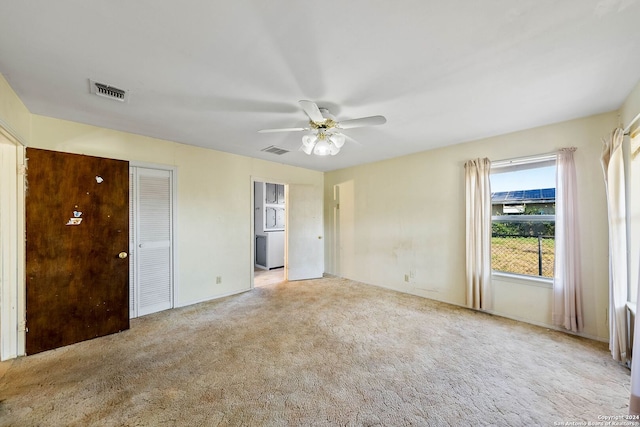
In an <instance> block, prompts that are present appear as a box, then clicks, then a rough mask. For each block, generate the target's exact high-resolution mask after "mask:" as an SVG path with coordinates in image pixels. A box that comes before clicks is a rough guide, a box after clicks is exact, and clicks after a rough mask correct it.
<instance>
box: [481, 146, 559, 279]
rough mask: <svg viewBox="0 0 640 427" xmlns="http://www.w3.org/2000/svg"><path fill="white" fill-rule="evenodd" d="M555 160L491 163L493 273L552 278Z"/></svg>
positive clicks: (543, 157) (544, 157)
mask: <svg viewBox="0 0 640 427" xmlns="http://www.w3.org/2000/svg"><path fill="white" fill-rule="evenodd" d="M555 177H556V156H555V155H548V156H539V157H535V158H525V159H517V160H509V161H502V162H494V163H493V164H492V165H491V205H492V206H491V208H492V211H491V215H492V216H491V228H492V235H491V267H492V269H493V271H500V272H505V273H511V274H521V275H527V276H537V277H546V278H552V277H553V268H554V249H555V222H556V219H555V206H556V188H555V186H556V183H555Z"/></svg>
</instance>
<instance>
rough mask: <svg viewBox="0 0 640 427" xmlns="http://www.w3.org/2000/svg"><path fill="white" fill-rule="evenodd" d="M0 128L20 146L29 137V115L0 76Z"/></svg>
mask: <svg viewBox="0 0 640 427" xmlns="http://www.w3.org/2000/svg"><path fill="white" fill-rule="evenodd" d="M0 127H3V128H4V129H5V130H7V131H8V132H9V134H10V135H11V136H12V137H13V138H14V139H17V140H18V141H19V142H21V143H22V144H26V143H27V142H28V141H29V139H30V137H31V113H29V110H27V107H25V106H24V104H23V103H22V101H21V100H20V98H18V96H17V95H16V94H15V92H14V91H13V89H11V86H9V83H7V81H6V80H5V78H4V76H3V75H2V74H0Z"/></svg>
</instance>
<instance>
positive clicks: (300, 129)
mask: <svg viewBox="0 0 640 427" xmlns="http://www.w3.org/2000/svg"><path fill="white" fill-rule="evenodd" d="M305 130H309V128H282V129H260V130H259V131H258V132H260V133H272V132H302V131H305Z"/></svg>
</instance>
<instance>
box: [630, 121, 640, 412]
mask: <svg viewBox="0 0 640 427" xmlns="http://www.w3.org/2000/svg"><path fill="white" fill-rule="evenodd" d="M630 145H631V150H630V151H631V161H632V162H638V161H640V158H638V159H636V155H637V153H638V147H639V146H640V132H639V129H636V131H635V132H633V133H632V134H631V144H630ZM638 167H639V166H638V164H637V163H636V164H635V165H634V164H633V163H632V165H631V169H632V170H631V174H632V176H633V174H634V173H635V172H636V171H638ZM637 182H638V181H637V178H636V179H633V180H632V182H630V183H629V184H630V185H631V193H630V194H634V191H635V192H637V191H638V189H637V188H636V187H637V184H636V183H637ZM632 197H633V196H632ZM632 214H633V213H632ZM633 227H634V225H633V224H632V225H631V228H632V230H634V229H633ZM634 231H635V230H634ZM636 238H637V234H636ZM631 262H632V265H631V271H636V272H637V274H638V275H637V276H635V278H632V279H631V278H630V282H631V286H634V287H635V288H636V290H637V292H636V316H635V323H634V332H633V348H632V350H631V357H632V360H631V397H630V399H629V414H633V415H640V356H638V355H640V318H639V316H638V315H637V307H638V302H640V259H638V258H635V257H634V258H633V259H632V260H631ZM634 354H635V355H636V357H633V355H634Z"/></svg>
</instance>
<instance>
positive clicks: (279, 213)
mask: <svg viewBox="0 0 640 427" xmlns="http://www.w3.org/2000/svg"><path fill="white" fill-rule="evenodd" d="M253 205H254V211H253V215H254V221H253V223H254V227H253V228H254V232H253V238H254V257H253V259H254V266H253V277H254V279H253V286H254V287H260V286H266V285H270V284H274V283H280V282H283V281H284V278H285V277H284V276H285V268H284V266H285V230H286V198H285V185H284V184H280V183H275V182H268V181H254V182H253Z"/></svg>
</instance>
